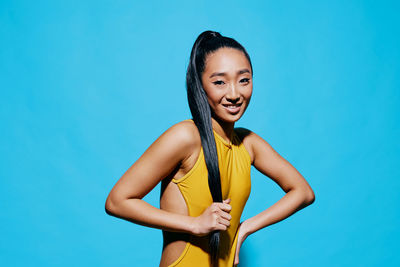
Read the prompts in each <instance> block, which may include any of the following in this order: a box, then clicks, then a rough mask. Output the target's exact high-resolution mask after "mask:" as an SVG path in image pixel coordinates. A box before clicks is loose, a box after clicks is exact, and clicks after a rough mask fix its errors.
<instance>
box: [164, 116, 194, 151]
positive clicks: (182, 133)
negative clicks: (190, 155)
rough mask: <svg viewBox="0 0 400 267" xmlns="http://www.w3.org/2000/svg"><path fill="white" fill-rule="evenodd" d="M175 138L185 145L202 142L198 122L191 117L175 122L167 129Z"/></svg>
mask: <svg viewBox="0 0 400 267" xmlns="http://www.w3.org/2000/svg"><path fill="white" fill-rule="evenodd" d="M166 132H168V133H169V134H170V136H171V138H174V139H175V142H180V143H184V144H185V146H186V147H187V146H197V145H200V144H201V139H200V134H199V132H198V130H197V126H196V124H194V122H193V121H192V120H190V119H187V120H183V121H180V122H177V123H175V124H173V125H172V126H171V127H170V128H168V129H167V130H166Z"/></svg>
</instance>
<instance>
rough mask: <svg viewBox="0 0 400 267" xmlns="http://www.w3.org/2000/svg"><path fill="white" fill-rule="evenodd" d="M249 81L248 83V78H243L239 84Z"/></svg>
mask: <svg viewBox="0 0 400 267" xmlns="http://www.w3.org/2000/svg"><path fill="white" fill-rule="evenodd" d="M249 81H250V79H249V78H244V79H241V80H240V82H245V83H248V82H249Z"/></svg>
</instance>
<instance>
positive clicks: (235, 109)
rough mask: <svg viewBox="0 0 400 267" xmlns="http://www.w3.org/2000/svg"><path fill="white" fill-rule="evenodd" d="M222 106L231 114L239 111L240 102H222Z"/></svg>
mask: <svg viewBox="0 0 400 267" xmlns="http://www.w3.org/2000/svg"><path fill="white" fill-rule="evenodd" d="M222 106H224V108H225V109H226V110H227V111H228V112H229V113H231V114H236V113H238V112H239V111H240V107H241V106H242V103H240V104H222Z"/></svg>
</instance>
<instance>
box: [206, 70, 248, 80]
mask: <svg viewBox="0 0 400 267" xmlns="http://www.w3.org/2000/svg"><path fill="white" fill-rule="evenodd" d="M246 72H248V73H250V71H249V69H242V70H239V71H238V72H237V74H238V75H240V74H243V73H246ZM225 75H226V73H225V72H214V73H213V74H211V75H210V78H212V77H214V76H225Z"/></svg>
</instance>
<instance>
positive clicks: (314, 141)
mask: <svg viewBox="0 0 400 267" xmlns="http://www.w3.org/2000/svg"><path fill="white" fill-rule="evenodd" d="M398 3H399V2H398V1H233V0H230V1H147V2H146V1H2V2H1V3H0V36H1V37H0V38H1V41H0V88H1V89H0V90H1V98H0V121H1V131H0V142H1V143H0V152H1V154H0V176H1V178H0V196H1V201H0V207H1V211H2V212H1V213H0V233H1V241H0V258H1V262H2V266H72V265H76V266H157V265H158V262H159V260H160V256H161V246H162V237H161V231H160V230H157V229H151V228H146V227H143V226H139V225H135V224H133V223H131V222H128V221H123V220H121V219H117V218H115V217H111V216H109V215H107V214H106V213H105V210H104V203H105V200H106V197H107V195H108V193H109V191H110V190H111V188H112V186H113V185H114V184H115V183H116V181H117V180H118V179H119V178H120V177H121V175H122V174H123V173H124V172H125V171H126V170H127V169H128V168H129V166H130V165H132V164H133V163H134V162H135V160H137V159H138V157H139V156H140V155H141V154H142V153H143V152H144V151H145V149H146V148H147V147H148V146H149V145H150V144H151V143H152V142H153V141H154V140H155V139H156V138H157V137H158V136H159V135H160V134H162V132H164V131H165V130H166V129H167V128H169V127H170V126H171V125H173V124H175V123H177V122H179V121H181V120H184V119H187V118H190V112H189V108H188V105H187V101H186V92H185V71H186V66H187V63H188V59H189V53H190V49H191V47H192V45H193V42H194V40H195V38H196V37H197V35H198V34H200V33H201V32H202V31H204V30H216V31H219V32H220V33H222V34H223V35H227V36H230V37H233V38H235V39H237V40H238V41H239V42H241V43H242V44H243V45H244V46H245V47H246V49H247V50H248V52H249V54H250V56H251V58H252V61H253V67H254V91H253V92H254V93H253V98H252V100H251V103H250V106H249V108H248V109H247V111H246V114H245V115H244V117H243V118H242V119H241V120H240V121H238V123H237V126H243V127H247V128H249V129H251V130H253V131H254V132H256V133H258V134H259V135H261V136H262V137H263V138H264V139H265V140H267V141H268V142H269V143H270V144H271V145H272V146H273V147H274V148H275V150H276V151H278V153H280V154H281V155H282V156H283V157H284V158H286V159H287V160H288V161H289V162H290V163H292V164H293V165H294V166H295V167H296V168H297V169H298V170H299V172H300V173H302V175H303V176H304V177H305V178H306V179H307V181H308V182H309V183H310V185H311V186H312V188H313V189H314V192H315V195H316V200H315V202H314V203H313V204H312V205H311V206H309V207H307V208H306V209H304V210H301V211H299V212H298V213H296V214H294V215H293V216H291V217H289V218H288V219H286V220H284V221H281V222H279V223H277V224H274V225H271V226H270V227H267V228H265V229H263V230H260V231H259V232H256V233H255V234H253V235H251V236H250V237H249V238H248V239H247V240H246V241H245V243H244V245H243V248H242V250H241V255H240V260H241V266H399V265H400V254H398V253H397V252H398V245H397V243H398V241H399V239H400V230H399V225H400V207H399V203H400V194H399V191H400V171H399V163H400V143H399V136H400V127H399V122H400V121H399V105H400V78H399V77H400V75H399V73H400V64H399V62H400V55H399V49H398V48H399V47H400V42H399V36H400V32H399V31H400V27H399V26H400V25H399V18H398V14H397V13H398V10H399V4H398ZM252 183H253V187H252V193H251V195H250V199H249V201H248V203H247V206H246V209H245V211H244V214H243V219H246V218H248V217H250V216H253V215H255V214H257V213H258V212H261V211H262V210H264V209H266V208H268V207H269V206H270V205H272V204H274V203H275V202H276V201H278V200H279V199H280V198H281V197H282V196H283V194H284V192H283V191H282V190H281V189H280V188H279V186H277V185H276V184H275V183H274V182H272V180H271V179H269V178H268V177H265V176H263V175H261V174H260V173H259V172H257V171H256V170H255V169H252ZM159 193H160V187H159V186H157V187H156V188H155V189H154V190H153V191H152V192H151V193H150V194H148V195H147V196H146V197H145V200H146V201H148V202H149V203H151V204H152V205H154V206H156V207H158V200H159Z"/></svg>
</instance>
